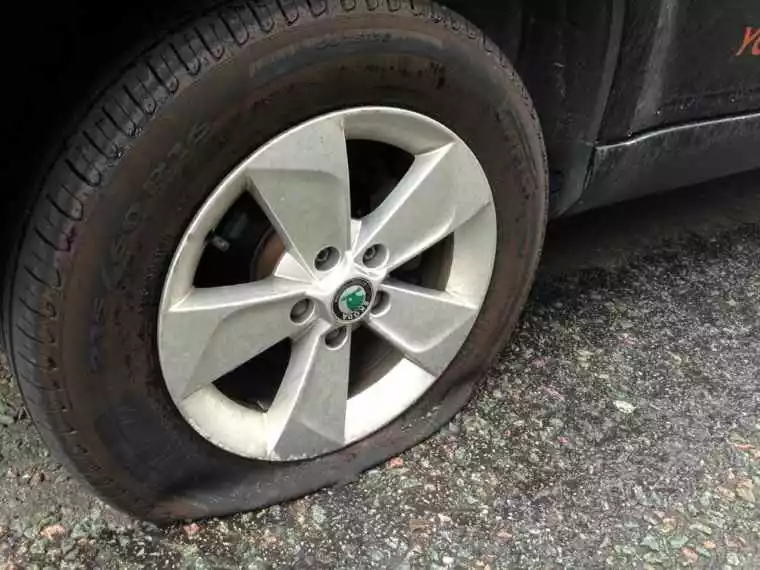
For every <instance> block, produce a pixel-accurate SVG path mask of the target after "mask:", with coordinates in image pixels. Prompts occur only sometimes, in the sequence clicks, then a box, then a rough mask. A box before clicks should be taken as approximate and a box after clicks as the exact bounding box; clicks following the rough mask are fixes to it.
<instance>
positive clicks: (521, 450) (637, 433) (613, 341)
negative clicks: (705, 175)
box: [0, 176, 760, 569]
mask: <svg viewBox="0 0 760 570" xmlns="http://www.w3.org/2000/svg"><path fill="white" fill-rule="evenodd" d="M759 317H760V176H744V177H740V178H736V179H733V180H731V181H727V182H722V183H720V184H713V185H710V186H707V187H699V188H689V189H685V190H683V191H679V192H677V193H675V194H670V195H667V196H661V197H656V198H651V199H645V200H642V201H639V202H635V203H631V204H625V205H622V206H618V207H614V208H611V209H606V210H602V211H598V212H594V213H591V214H587V215H583V216H580V217H577V218H574V219H570V220H567V221H563V222H559V223H555V224H553V226H552V227H551V229H550V235H549V239H548V244H547V248H546V255H545V258H544V263H543V266H542V268H541V271H540V275H539V278H538V282H537V284H536V287H535V291H534V293H533V295H532V297H531V300H530V303H529V306H528V308H527V310H526V313H525V316H524V318H523V321H522V324H521V327H520V329H519V330H518V332H517V334H516V335H515V337H514V340H513V342H512V344H511V345H510V346H508V347H505V348H504V350H503V352H502V354H501V356H500V359H499V361H498V363H497V364H496V365H495V366H494V368H493V369H492V370H491V371H490V373H489V375H488V378H487V379H486V381H485V383H484V385H483V387H482V389H481V390H480V392H479V394H478V395H477V397H476V398H475V399H474V400H473V401H472V402H471V404H470V405H469V406H468V407H467V408H466V410H465V411H464V412H463V413H462V414H460V415H459V416H458V417H457V418H456V420H455V421H454V422H453V423H451V424H450V425H449V426H448V427H447V428H446V429H444V430H443V431H441V432H440V433H439V434H438V435H436V436H434V437H433V438H432V439H430V440H429V441H427V442H426V443H424V444H422V445H420V446H418V447H417V448H415V449H413V450H412V451H410V452H408V453H406V454H404V455H403V456H401V457H398V458H394V459H393V460H391V461H390V462H388V463H387V464H386V465H384V466H381V467H378V468H376V469H374V470H372V471H370V472H369V473H366V474H364V475H362V476H361V477H360V478H359V479H358V480H356V481H354V482H351V483H349V484H346V485H344V486H341V487H339V488H333V489H330V490H327V491H323V492H321V493H318V494H316V495H312V496H310V497H306V498H304V499H302V500H298V501H295V502H292V503H289V504H285V505H282V506H277V507H273V508H270V509H267V510H265V511H261V512H256V513H249V514H242V515H237V516H233V517H229V518H225V519H215V520H208V521H202V522H199V523H197V524H186V525H177V526H172V527H168V528H162V529H159V528H156V527H154V526H152V525H146V524H143V523H138V522H135V521H132V520H130V519H129V518H127V517H125V516H123V515H121V514H119V513H116V512H114V511H113V510H111V509H110V508H108V507H106V506H104V505H103V504H101V503H100V502H99V501H97V500H95V499H93V498H91V497H90V496H89V495H88V494H87V493H86V491H84V490H83V489H81V488H80V487H79V486H78V485H77V484H76V483H75V482H73V481H72V480H71V479H70V478H69V477H68V476H67V474H66V473H65V472H64V471H63V470H61V469H60V468H59V467H58V466H57V465H56V464H55V463H54V462H52V460H50V459H49V458H48V455H47V453H46V451H45V450H44V449H43V448H42V446H41V444H40V442H39V439H38V438H37V435H36V434H35V432H34V429H33V427H32V425H31V424H30V422H29V420H28V419H27V418H26V417H25V415H24V413H23V410H22V408H21V405H20V402H19V398H18V395H17V393H16V391H15V388H14V387H13V385H12V383H11V381H10V380H9V379H8V378H7V373H6V372H4V371H0V424H1V425H0V476H2V477H3V480H2V483H1V484H0V563H2V562H5V563H6V567H7V568H45V567H59V566H60V567H64V568H96V567H100V568H109V569H110V568H140V567H150V568H194V569H205V568H241V567H242V568H282V567H300V568H303V567H322V568H399V569H403V568H482V569H485V568H492V569H496V568H555V567H558V568H559V567H562V568H603V567H611V568H682V567H695V568H758V567H760V508H759V507H760V385H759V384H758V377H759V376H760V374H759V372H760V350H758V347H759V346H760V345H759V342H760V324H759V323H760V319H759ZM0 367H1V365H0Z"/></svg>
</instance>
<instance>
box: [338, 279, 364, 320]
mask: <svg viewBox="0 0 760 570" xmlns="http://www.w3.org/2000/svg"><path fill="white" fill-rule="evenodd" d="M371 302H372V286H371V285H370V283H369V281H367V280H366V279H361V278H357V279H352V280H351V281H349V282H348V283H346V284H345V285H343V287H341V288H340V290H339V291H338V292H337V293H336V295H335V297H334V299H333V312H334V313H335V316H336V317H337V318H338V319H340V320H341V321H346V322H350V321H355V320H356V319H358V318H361V317H362V316H363V315H364V314H365V313H366V312H367V309H368V308H369V306H370V303H371Z"/></svg>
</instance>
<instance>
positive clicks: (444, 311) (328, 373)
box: [158, 107, 496, 460]
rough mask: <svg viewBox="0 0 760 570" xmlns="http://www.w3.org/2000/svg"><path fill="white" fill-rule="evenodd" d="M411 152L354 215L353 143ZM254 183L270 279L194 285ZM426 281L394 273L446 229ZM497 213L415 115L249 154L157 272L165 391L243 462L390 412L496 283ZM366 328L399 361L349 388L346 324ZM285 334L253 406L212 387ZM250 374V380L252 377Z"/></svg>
mask: <svg viewBox="0 0 760 570" xmlns="http://www.w3.org/2000/svg"><path fill="white" fill-rule="evenodd" d="M352 139H361V140H369V141H374V142H378V143H383V144H386V145H391V146H393V147H398V148H400V149H401V150H403V151H404V152H406V153H409V154H410V155H412V156H413V160H412V162H411V166H410V167H409V169H408V171H407V172H406V173H404V174H403V176H402V178H401V179H400V181H398V183H397V184H396V185H395V187H394V188H393V189H392V190H391V191H390V193H389V194H388V195H387V196H386V197H385V198H384V200H383V201H382V202H381V203H380V204H379V205H378V206H377V207H376V208H375V209H374V210H372V211H370V212H369V213H367V214H366V215H365V216H363V217H362V218H360V219H352V217H351V210H352V208H351V189H350V178H351V177H350V173H349V160H348V152H347V141H350V140H352ZM245 192H248V193H250V194H251V195H252V196H253V197H254V199H255V200H256V203H257V204H258V205H259V206H260V208H261V209H262V210H263V211H264V212H265V214H266V217H267V219H268V221H269V222H270V223H271V225H272V226H273V227H274V229H275V230H276V233H277V235H278V236H279V238H280V239H281V240H282V242H283V243H284V244H285V248H284V251H283V253H282V255H281V257H280V258H279V259H278V260H277V261H276V264H275V266H274V267H273V270H272V272H271V274H270V275H267V276H264V277H262V278H261V279H259V280H256V281H253V282H250V283H245V284H237V285H232V286H221V287H207V288H196V287H194V286H193V277H194V275H195V272H196V269H197V267H198V264H199V262H200V259H201V257H202V254H203V250H204V248H206V247H213V246H212V245H210V244H209V241H210V240H209V236H212V235H214V230H215V228H216V227H217V225H218V224H219V222H220V221H221V220H222V219H223V217H224V215H225V213H226V212H227V211H228V209H229V208H230V207H231V206H232V205H233V204H235V203H236V202H237V200H238V199H239V198H240V195H241V193H245ZM449 237H450V238H452V242H453V243H452V244H451V248H450V255H449V256H447V259H446V260H445V263H441V264H439V265H441V266H443V267H438V277H439V279H438V280H437V281H438V283H440V285H439V287H438V288H436V289H433V288H426V287H421V286H419V285H416V284H411V283H406V282H404V281H402V280H400V279H397V278H394V275H393V272H394V271H395V270H397V269H398V268H400V267H402V266H404V264H406V263H408V262H409V261H410V260H413V259H415V258H418V257H419V256H421V255H423V254H424V253H425V252H426V251H427V250H429V249H430V248H432V247H433V246H435V245H437V244H438V243H440V242H441V241H442V240H444V239H446V238H449ZM495 250H496V218H495V214H494V208H493V198H492V192H491V188H490V186H489V184H488V180H487V178H486V175H485V173H484V171H483V169H482V167H481V166H480V164H479V162H478V160H477V158H476V157H475V155H474V154H473V152H472V151H471V150H470V149H469V148H468V147H467V145H466V144H465V143H464V142H463V141H462V140H461V139H460V138H459V137H458V136H457V135H456V134H454V133H453V132H451V131H450V130H449V129H447V128H446V127H444V126H443V125H441V124H440V123H438V122H436V121H435V120H433V119H430V118H427V117H425V116H423V115H420V114H418V113H413V112H410V111H405V110H401V109H394V108H388V107H360V108H355V109H349V110H345V111H339V112H336V113H330V114H327V115H323V116H321V117H318V118H316V119H313V120H310V121H308V122H306V123H303V124H301V125H299V126H297V127H295V128H293V129H290V130H288V131H287V132H285V133H283V134H282V135H280V136H278V137H277V138H275V139H274V140H272V141H271V142H269V143H267V144H265V145H264V146H263V147H261V148H260V149H258V150H256V151H255V152H254V153H253V154H252V155H251V156H250V157H249V158H247V159H246V160H245V161H244V162H243V163H242V164H240V165H239V166H238V167H237V168H236V169H235V170H234V171H233V172H232V173H231V174H230V175H229V176H227V177H226V178H225V180H224V181H223V182H222V183H221V184H220V186H219V187H218V188H217V189H216V190H215V191H214V192H213V193H212V194H211V196H210V197H209V199H208V201H207V202H206V203H205V204H204V205H203V206H202V208H201V210H200V211H199V213H198V215H197V216H196V217H195V219H194V220H193V222H192V224H191V225H190V227H189V229H188V230H187V232H186V234H185V236H184V238H183V239H182V242H181V244H180V246H179V248H178V250H177V253H176V255H175V257H174V261H173V263H172V266H171V269H170V270H169V274H168V277H167V281H166V288H165V291H164V296H163V300H162V303H161V317H160V322H159V333H158V343H159V353H160V357H161V365H162V369H163V373H164V377H165V379H166V383H167V386H168V388H169V392H170V393H171V395H172V398H173V399H174V401H175V403H176V404H177V406H178V407H179V409H180V410H181V411H182V413H183V414H184V416H185V418H187V420H188V421H189V422H190V424H191V425H192V426H193V427H194V428H195V429H196V430H198V432H199V433H201V434H202V435H203V436H204V437H206V438H207V439H208V440H209V441H211V442H212V443H214V444H215V445H218V446H219V447H222V448H224V449H226V450H228V451H231V452H234V453H237V454H240V455H243V456H246V457H252V458H259V459H268V460H294V459H304V458H310V457H315V456H317V455H320V454H323V453H327V452H330V451H334V450H336V449H338V448H341V447H343V446H345V445H347V444H349V443H352V442H354V441H356V440H358V439H360V438H362V437H364V436H366V435H368V434H370V433H372V432H373V431H375V430H377V429H378V428H380V427H382V426H383V425H385V424H387V423H388V422H389V421H391V420H392V419H393V418H395V417H396V416H398V415H399V414H400V413H401V412H403V411H404V410H405V409H406V408H408V407H409V406H410V405H411V404H412V403H414V402H415V401H416V400H417V399H418V398H419V397H420V396H421V395H422V393H423V392H424V391H425V390H426V389H427V388H429V386H430V385H431V383H433V382H434V381H435V379H436V378H437V377H438V376H439V375H440V374H441V373H442V372H443V371H444V370H445V369H446V367H447V366H448V364H449V363H450V362H451V361H452V360H453V358H454V357H455V355H456V354H457V351H458V350H459V349H460V347H461V346H462V344H463V343H464V340H465V339H466V337H467V335H468V334H469V332H470V329H471V327H472V325H473V323H474V322H475V318H476V317H477V314H478V311H479V310H480V306H481V304H482V302H483V298H484V296H485V294H486V291H487V289H488V285H489V283H490V280H491V272H492V268H493V262H494V255H495ZM357 327H368V328H369V329H370V330H371V331H372V332H373V333H374V334H375V335H377V336H378V337H380V338H381V339H384V340H385V341H386V342H387V343H389V344H390V345H392V346H393V347H395V349H396V350H397V351H398V353H399V354H400V358H398V359H397V361H396V362H395V363H394V365H393V366H390V367H388V369H387V370H386V371H384V373H383V374H382V375H381V376H380V377H379V378H376V379H375V381H374V382H372V383H371V384H370V385H369V386H366V387H365V388H364V389H363V390H362V391H361V392H359V393H357V394H355V395H353V396H352V397H349V384H350V378H349V377H350V375H351V365H350V360H351V353H352V342H351V340H352V334H353V331H354V330H355V329H356V328H357ZM283 339H290V340H291V341H292V348H291V352H290V357H289V362H288V364H287V367H286V370H285V373H284V377H283V378H282V380H281V383H280V385H279V389H278V390H277V391H276V394H275V396H274V399H273V401H272V402H271V405H270V406H268V409H266V410H262V409H260V408H259V407H256V406H251V405H246V404H245V403H241V402H239V401H235V400H234V399H233V398H230V397H228V396H227V395H225V394H224V393H223V392H222V391H220V390H219V389H217V388H216V387H215V386H214V385H213V383H214V382H215V381H217V380H218V379H219V378H220V377H222V376H224V375H225V374H227V373H228V372H230V371H232V370H234V369H235V368H237V367H239V366H241V365H242V364H244V363H245V362H246V361H248V360H250V359H251V358H253V357H255V356H256V355H258V354H260V353H262V352H264V351H265V350H267V349H269V348H271V347H272V346H275V345H276V344H278V343H280V342H282V341H283ZM247 381H248V382H256V381H257V379H256V377H255V376H254V377H251V378H248V379H247Z"/></svg>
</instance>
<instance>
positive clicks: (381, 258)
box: [362, 243, 388, 268]
mask: <svg viewBox="0 0 760 570" xmlns="http://www.w3.org/2000/svg"><path fill="white" fill-rule="evenodd" d="M386 261H388V248H387V247H385V246H384V245H380V244H379V243H376V244H375V245H371V246H369V247H368V248H367V249H365V250H364V254H363V255H362V263H363V264H364V265H366V266H367V267H373V268H374V267H380V266H381V265H383V264H385V262H386Z"/></svg>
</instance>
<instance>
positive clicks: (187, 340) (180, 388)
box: [158, 277, 309, 399]
mask: <svg viewBox="0 0 760 570" xmlns="http://www.w3.org/2000/svg"><path fill="white" fill-rule="evenodd" d="M304 290H305V285H304V284H303V283H298V282H293V281H287V280H285V279H278V278H274V277H273V278H269V279H266V280H262V281H256V282H254V283H249V284H245V285H234V286H229V287H215V288H210V289H194V290H193V291H191V293H190V294H189V295H188V296H186V297H185V298H184V299H182V300H181V301H179V302H177V303H175V304H174V305H173V306H172V307H170V308H169V310H167V311H166V312H164V314H163V315H162V317H161V322H160V325H159V337H158V339H159V340H158V342H159V353H160V355H161V366H162V369H163V372H164V376H165V379H166V383H167V386H168V387H169V390H170V391H171V392H172V394H173V395H174V397H175V398H179V399H184V398H186V397H187V396H189V395H190V394H192V393H193V392H195V391H196V390H199V389H200V388H203V387H204V386H208V385H209V384H211V383H212V382H214V381H215V380H217V379H219V378H220V377H221V376H223V375H224V374H226V373H228V372H230V371H232V370H234V369H235V368H237V367H238V366H240V365H241V364H243V363H245V362H246V361H248V360H249V359H251V358H253V357H254V356H256V355H257V354H259V353H261V352H263V351H265V350H266V349H267V348H270V347H271V346H274V345H275V344H277V343H278V342H280V341H281V340H284V339H285V338H287V337H289V336H291V335H294V334H296V333H297V332H298V331H299V330H300V329H301V328H303V327H305V326H307V325H308V323H309V319H301V321H302V322H301V323H300V324H296V323H294V322H293V321H292V320H291V318H290V313H291V310H292V309H293V307H294V305H295V304H296V303H298V301H299V300H301V299H303V298H304Z"/></svg>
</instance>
